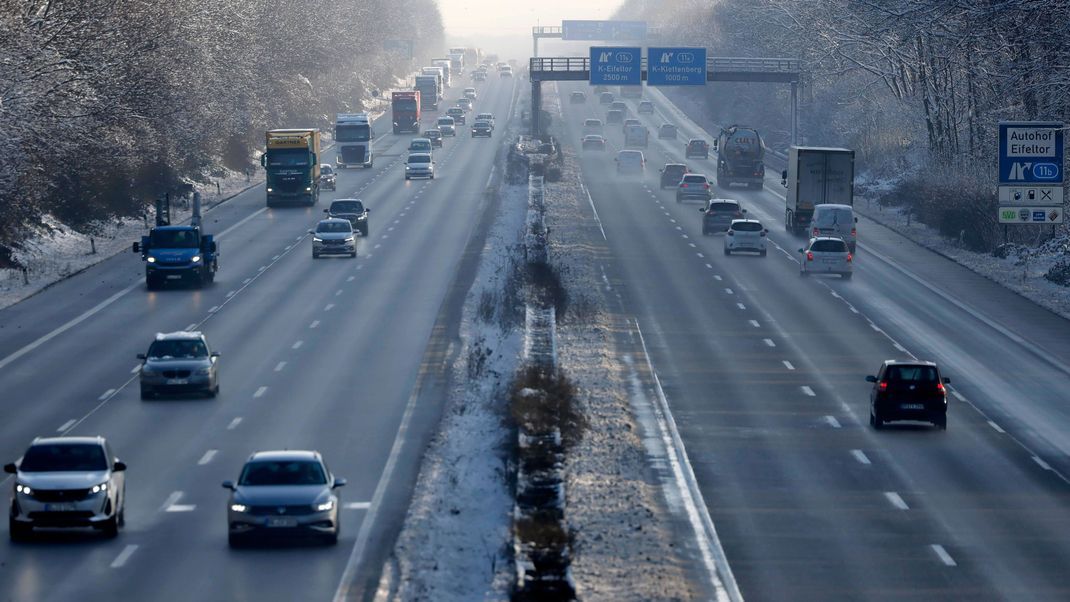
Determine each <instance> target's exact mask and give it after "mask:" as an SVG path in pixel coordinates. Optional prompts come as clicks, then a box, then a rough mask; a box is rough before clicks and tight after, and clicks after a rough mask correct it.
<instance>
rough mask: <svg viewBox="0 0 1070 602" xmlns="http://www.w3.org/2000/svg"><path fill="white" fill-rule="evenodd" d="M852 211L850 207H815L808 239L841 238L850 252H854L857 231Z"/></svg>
mask: <svg viewBox="0 0 1070 602" xmlns="http://www.w3.org/2000/svg"><path fill="white" fill-rule="evenodd" d="M857 223H858V218H857V217H855V212H854V209H852V208H851V206H850V205H817V206H815V207H814V217H813V218H812V219H811V220H810V238H817V237H819V236H832V237H834V238H842V239H843V241H844V242H846V243H847V247H848V248H850V249H851V252H852V253H854V252H855V246H856V243H857V241H858V230H857V228H856V226H855V224H857Z"/></svg>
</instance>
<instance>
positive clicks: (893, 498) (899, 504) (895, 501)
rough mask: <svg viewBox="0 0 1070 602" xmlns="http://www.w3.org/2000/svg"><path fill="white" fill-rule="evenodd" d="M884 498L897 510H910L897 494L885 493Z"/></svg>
mask: <svg viewBox="0 0 1070 602" xmlns="http://www.w3.org/2000/svg"><path fill="white" fill-rule="evenodd" d="M884 497H885V498H887V499H888V501H889V502H891V504H892V505H893V506H895V507H896V508H899V509H900V510H910V506H907V503H906V501H904V500H903V498H902V497H900V495H899V494H898V493H896V492H894V491H885V492H884Z"/></svg>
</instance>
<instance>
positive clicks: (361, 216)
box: [357, 215, 368, 221]
mask: <svg viewBox="0 0 1070 602" xmlns="http://www.w3.org/2000/svg"><path fill="white" fill-rule="evenodd" d="M362 219H368V216H367V215H358V216H357V220H358V221H359V220H362Z"/></svg>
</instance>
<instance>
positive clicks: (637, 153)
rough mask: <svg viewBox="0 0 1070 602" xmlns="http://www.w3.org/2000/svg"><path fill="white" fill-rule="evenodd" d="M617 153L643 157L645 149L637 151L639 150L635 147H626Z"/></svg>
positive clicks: (621, 155)
mask: <svg viewBox="0 0 1070 602" xmlns="http://www.w3.org/2000/svg"><path fill="white" fill-rule="evenodd" d="M617 155H618V156H620V157H624V156H632V157H642V156H643V151H637V150H634V149H625V150H622V151H620V152H619V153H617Z"/></svg>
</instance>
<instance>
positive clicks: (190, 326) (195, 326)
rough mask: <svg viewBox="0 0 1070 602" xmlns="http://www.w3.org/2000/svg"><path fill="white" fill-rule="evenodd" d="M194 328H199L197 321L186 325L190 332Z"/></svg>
mask: <svg viewBox="0 0 1070 602" xmlns="http://www.w3.org/2000/svg"><path fill="white" fill-rule="evenodd" d="M194 328H197V323H196V322H192V323H191V324H190V325H189V326H187V327H186V331H187V332H189V331H190V330H193V329H194Z"/></svg>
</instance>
